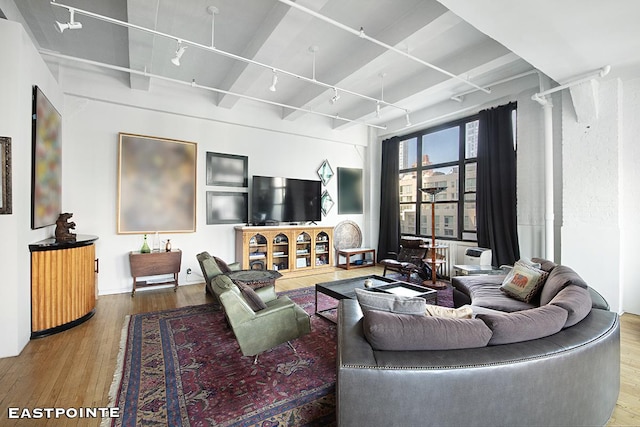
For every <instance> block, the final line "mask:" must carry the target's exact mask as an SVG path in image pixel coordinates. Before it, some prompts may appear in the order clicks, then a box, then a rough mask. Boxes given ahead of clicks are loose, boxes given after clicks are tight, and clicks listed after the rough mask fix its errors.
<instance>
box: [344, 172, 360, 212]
mask: <svg viewBox="0 0 640 427" xmlns="http://www.w3.org/2000/svg"><path fill="white" fill-rule="evenodd" d="M362 199H363V195H362V169H354V168H338V213H339V214H361V213H362V211H363V200H362Z"/></svg>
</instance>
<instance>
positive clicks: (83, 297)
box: [29, 235, 98, 338]
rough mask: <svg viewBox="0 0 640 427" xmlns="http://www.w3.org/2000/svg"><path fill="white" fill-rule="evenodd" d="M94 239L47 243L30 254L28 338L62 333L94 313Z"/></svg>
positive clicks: (35, 246) (33, 247) (37, 245)
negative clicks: (29, 335) (29, 334)
mask: <svg viewBox="0 0 640 427" xmlns="http://www.w3.org/2000/svg"><path fill="white" fill-rule="evenodd" d="M96 240H98V237H96V236H88V235H78V236H76V241H75V242H74V243H56V241H55V239H53V238H52V239H46V240H42V241H40V242H36V243H34V244H31V245H29V250H30V251H31V338H38V337H43V336H45V335H50V334H55V333H57V332H62V331H64V330H66V329H69V328H71V327H73V326H76V325H79V324H80V323H82V322H84V321H86V320H88V319H89V318H91V316H93V314H94V313H95V306H96V273H97V268H96V266H97V260H96V251H95V244H94V242H95V241H96Z"/></svg>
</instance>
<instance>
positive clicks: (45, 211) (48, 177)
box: [31, 86, 62, 229]
mask: <svg viewBox="0 0 640 427" xmlns="http://www.w3.org/2000/svg"><path fill="white" fill-rule="evenodd" d="M32 130H33V132H32V133H33V135H32V139H33V141H32V155H31V161H32V164H31V228H32V229H36V228H42V227H46V226H48V225H52V224H55V222H56V219H58V215H60V212H62V207H61V205H62V117H61V116H60V113H58V111H57V110H56V109H55V108H54V106H53V105H52V104H51V102H49V100H48V99H47V97H46V96H45V95H44V93H42V91H41V90H40V88H39V87H38V86H34V87H33V115H32Z"/></svg>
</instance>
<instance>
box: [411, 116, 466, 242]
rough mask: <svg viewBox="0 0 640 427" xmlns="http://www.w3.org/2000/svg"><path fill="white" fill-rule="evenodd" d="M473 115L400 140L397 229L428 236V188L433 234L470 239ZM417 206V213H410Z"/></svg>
mask: <svg viewBox="0 0 640 427" xmlns="http://www.w3.org/2000/svg"><path fill="white" fill-rule="evenodd" d="M477 155H478V118H477V116H473V117H470V118H466V119H463V120H459V121H456V122H452V123H448V124H446V125H443V126H438V127H436V128H432V129H425V130H422V131H419V132H417V133H414V134H411V135H409V136H407V137H406V138H405V139H404V140H403V141H401V142H400V150H399V158H398V162H399V163H398V165H399V170H400V176H399V178H400V180H399V181H400V229H401V232H402V233H403V234H410V235H418V236H424V237H431V221H432V212H431V202H432V196H431V195H430V194H426V193H422V192H421V191H420V189H421V188H426V187H444V188H445V190H443V191H441V192H440V193H438V194H436V195H435V215H434V222H435V235H436V237H437V238H445V239H464V240H475V233H476V169H477V168H476V158H477ZM417 212H419V215H417V214H416V213H417Z"/></svg>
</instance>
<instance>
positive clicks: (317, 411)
mask: <svg viewBox="0 0 640 427" xmlns="http://www.w3.org/2000/svg"><path fill="white" fill-rule="evenodd" d="M285 294H286V295H288V296H289V297H290V298H291V299H292V300H294V301H295V302H296V303H297V304H298V305H300V306H301V307H303V308H304V309H305V310H306V311H307V313H309V314H312V313H313V312H314V310H315V303H314V298H315V290H314V288H313V287H309V288H303V289H299V290H295V291H289V292H285ZM334 302H335V301H333V300H330V299H329V298H328V297H325V296H324V295H320V296H319V305H320V308H323V307H325V306H326V307H330V306H332V305H333V303H334ZM311 328H312V332H311V333H310V334H308V335H306V336H304V337H301V338H299V339H297V340H295V341H292V344H293V345H294V347H295V348H296V350H297V354H296V353H294V352H293V351H292V350H291V348H290V347H289V346H288V345H287V344H283V345H280V346H278V347H275V348H273V349H271V350H269V351H267V352H264V353H262V354H261V355H260V357H259V359H258V363H257V364H256V365H254V364H253V359H254V358H253V357H243V356H242V353H241V352H240V348H239V346H238V343H237V341H236V339H235V337H234V335H233V332H232V331H231V329H230V328H229V327H228V326H227V324H226V322H225V319H224V315H223V313H222V312H221V311H220V309H219V308H218V307H217V306H216V305H214V304H205V305H199V306H191V307H185V308H179V309H174V310H167V311H160V312H153V313H143V314H137V315H133V316H130V317H129V318H128V322H126V324H125V327H124V328H123V341H122V344H121V354H120V356H119V357H118V359H119V360H118V365H119V366H118V367H117V368H116V374H115V375H114V383H113V385H112V389H111V396H110V399H111V404H110V406H117V407H118V408H119V410H120V418H117V419H113V420H108V421H107V423H108V422H110V424H107V425H111V426H142V425H144V426H172V427H176V426H214V425H215V426H262V427H274V426H294V425H295V426H304V425H308V426H330V425H335V395H334V392H335V381H336V329H335V325H334V324H332V323H330V322H328V321H326V320H325V319H322V318H320V317H318V316H311Z"/></svg>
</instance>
